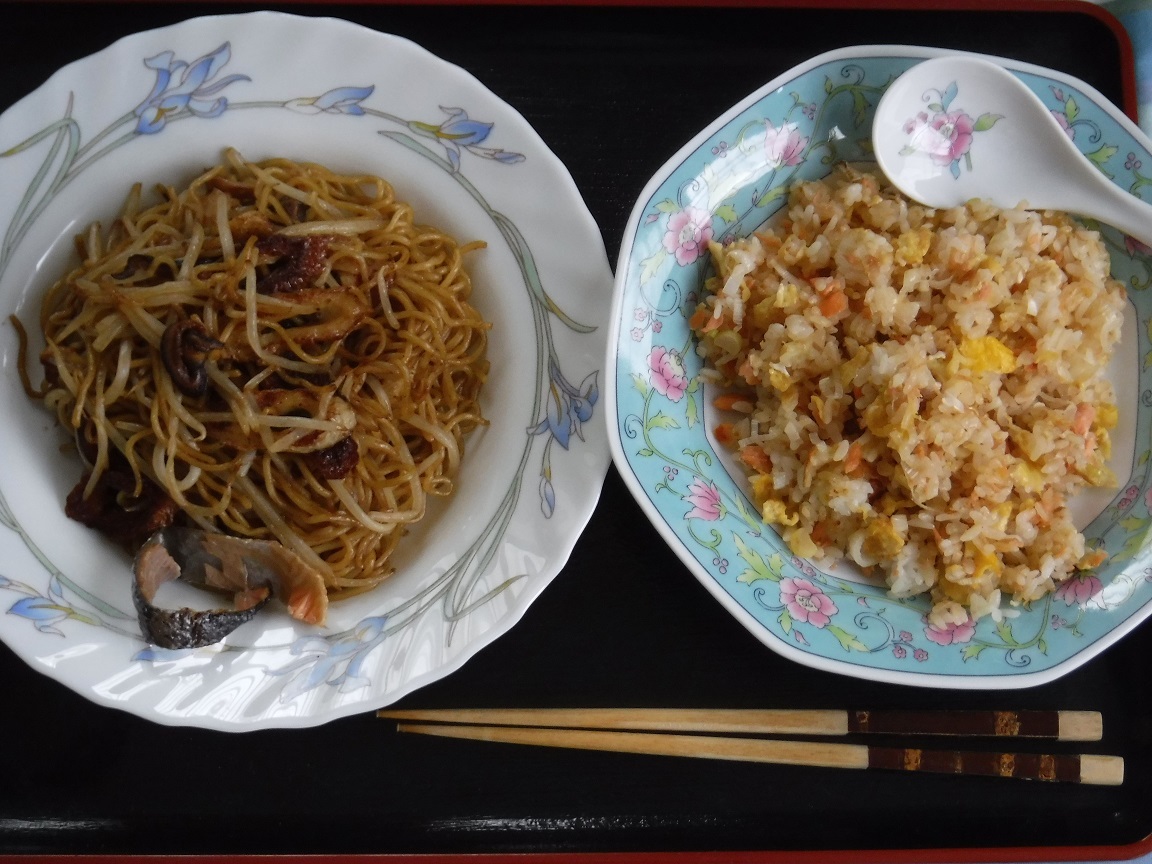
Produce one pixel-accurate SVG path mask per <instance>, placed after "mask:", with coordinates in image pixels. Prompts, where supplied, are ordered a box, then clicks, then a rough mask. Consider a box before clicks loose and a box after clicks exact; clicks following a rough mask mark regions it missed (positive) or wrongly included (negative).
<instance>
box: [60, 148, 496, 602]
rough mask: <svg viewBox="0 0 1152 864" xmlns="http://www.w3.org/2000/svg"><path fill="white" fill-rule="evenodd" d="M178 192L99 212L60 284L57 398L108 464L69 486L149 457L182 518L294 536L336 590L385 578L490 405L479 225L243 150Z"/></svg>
mask: <svg viewBox="0 0 1152 864" xmlns="http://www.w3.org/2000/svg"><path fill="white" fill-rule="evenodd" d="M160 193H161V198H162V200H161V201H160V203H158V204H156V205H154V206H149V207H144V206H143V204H142V203H141V194H140V190H139V188H138V187H137V188H136V189H134V190H133V192H132V194H131V195H130V196H129V200H128V202H127V204H126V206H125V210H124V212H123V214H122V215H121V216H120V217H119V218H118V219H117V220H116V222H115V223H114V224H113V225H112V226H111V227H110V228H109V230H107V231H106V232H105V231H103V230H102V229H101V228H100V227H99V226H93V227H92V228H91V229H90V230H89V231H88V233H87V235H86V236H85V237H83V238H82V239H81V241H79V245H80V246H81V247H82V248H81V253H82V256H83V259H84V260H83V263H82V265H81V266H80V267H78V268H77V269H75V270H74V271H73V272H72V273H70V274H69V275H68V276H67V277H66V278H65V279H63V280H62V281H60V282H59V283H57V284H56V285H55V286H53V288H52V289H51V290H50V291H49V292H48V294H47V296H46V298H45V300H44V303H43V308H42V313H41V320H40V323H41V326H42V328H43V333H44V337H45V339H46V343H47V347H46V349H45V350H44V353H43V355H42V361H43V363H44V367H45V371H46V383H45V386H44V388H43V391H42V394H43V398H44V400H45V402H46V403H47V404H48V405H49V406H50V407H51V408H52V409H54V411H55V412H56V414H57V416H58V417H59V419H60V421H61V423H63V424H64V425H65V426H66V427H67V428H69V429H72V430H74V431H75V432H76V435H77V438H78V442H79V446H80V449H81V451H82V452H83V453H85V455H86V457H87V459H88V461H89V464H90V468H91V470H90V472H89V473H88V474H87V475H86V480H84V481H83V482H82V485H81V486H79V487H77V489H76V490H75V491H74V492H73V495H72V496H70V501H69V504H70V506H71V505H73V504H75V505H76V506H77V507H79V508H80V509H83V501H84V500H89V499H91V497H92V496H93V495H96V494H97V493H98V491H99V488H100V484H101V482H102V478H103V479H104V480H106V479H107V477H108V476H110V475H111V474H113V473H115V472H117V471H119V472H122V473H124V474H125V476H128V475H127V472H131V473H130V476H131V485H132V487H133V488H132V489H131V490H121V492H120V495H121V497H122V498H123V497H124V496H127V500H129V501H130V500H135V499H136V498H138V497H140V496H141V495H143V493H144V492H145V490H146V489H147V487H148V484H149V483H150V482H151V483H154V484H157V485H158V486H159V487H160V488H161V489H162V490H163V491H164V493H166V495H167V496H168V497H170V498H171V500H172V501H173V502H175V504H176V505H177V506H178V508H179V511H180V513H181V514H183V515H182V516H177V518H183V519H185V520H187V521H189V522H190V523H191V524H195V525H198V526H199V527H201V528H207V529H213V530H219V531H223V532H225V533H228V534H232V535H236V536H240V537H248V538H257V539H266V540H276V541H279V542H280V543H282V544H283V545H284V546H286V547H288V548H289V549H292V550H294V551H295V552H296V553H297V554H298V555H299V556H300V557H301V558H302V559H303V560H304V561H305V562H306V563H308V564H309V565H311V566H313V567H315V568H316V569H317V570H319V571H320V572H321V573H322V574H323V578H324V581H325V584H326V585H327V587H328V590H329V592H330V593H334V592H348V591H355V590H361V589H363V588H366V587H369V586H371V585H373V584H375V583H377V582H379V581H380V580H382V579H384V578H385V577H386V576H387V575H388V574H389V572H390V568H389V565H388V563H387V562H388V558H389V555H390V554H391V553H392V551H393V549H394V547H395V546H396V543H397V541H398V540H399V539H400V537H401V535H402V534H403V533H404V531H405V526H407V525H409V524H411V523H413V522H415V521H416V520H418V519H420V518H421V517H422V516H423V515H424V512H425V508H426V502H427V498H428V496H429V495H446V494H448V493H450V492H451V490H452V486H453V481H452V477H453V475H454V473H455V472H456V470H457V468H458V466H459V463H460V459H461V455H462V450H463V440H464V438H465V436H466V435H467V433H468V432H469V431H471V430H472V429H474V428H475V427H477V426H478V425H480V424H482V423H483V422H484V420H483V418H482V415H481V412H480V406H479V404H478V397H479V393H480V389H481V386H482V384H483V382H484V379H485V376H486V374H487V369H488V365H487V362H486V359H485V349H486V340H487V336H486V331H487V329H488V324H486V323H485V321H484V320H483V319H482V317H481V316H480V314H479V313H478V312H477V311H476V310H475V309H474V308H473V307H472V306H471V305H469V296H470V294H471V285H470V281H469V277H468V275H467V273H466V272H465V270H464V267H463V264H462V258H463V256H464V254H465V253H466V252H468V251H469V250H470V249H473V248H476V247H478V246H480V245H481V244H470V245H463V246H461V245H459V244H458V243H457V242H456V241H455V240H453V238H451V237H449V236H448V235H446V234H444V233H442V232H441V231H438V230H436V229H434V228H429V227H425V226H422V225H419V224H417V223H416V221H415V219H414V215H413V212H412V209H411V208H410V207H409V205H407V204H405V203H403V202H401V201H398V200H397V199H396V197H395V195H394V193H393V190H392V188H391V187H390V185H389V184H388V183H387V182H385V181H384V180H382V179H380V178H377V177H370V176H344V175H339V174H336V173H333V172H332V171H330V170H327V169H326V168H323V167H321V166H318V165H313V164H302V163H296V162H292V161H289V160H287V159H272V160H268V161H264V162H259V163H251V162H248V161H245V160H244V159H243V158H242V157H241V156H240V155H239V154H238V153H237V152H235V151H232V150H229V151H226V153H225V158H224V161H223V164H221V165H219V166H217V167H214V168H212V169H211V170H209V171H207V172H205V173H204V174H202V175H201V176H199V177H198V178H196V179H195V180H194V181H193V182H192V183H191V184H190V185H189V186H188V187H187V188H185V189H183V190H179V191H177V190H175V189H172V188H164V189H161V190H160ZM125 466H126V467H125ZM73 499H75V501H74V500H73Z"/></svg>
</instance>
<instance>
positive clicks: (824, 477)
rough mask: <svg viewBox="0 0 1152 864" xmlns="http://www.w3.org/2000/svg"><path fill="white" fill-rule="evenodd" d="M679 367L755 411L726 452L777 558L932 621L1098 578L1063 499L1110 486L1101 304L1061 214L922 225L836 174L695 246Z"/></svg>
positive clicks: (960, 212)
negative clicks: (760, 224) (852, 577)
mask: <svg viewBox="0 0 1152 864" xmlns="http://www.w3.org/2000/svg"><path fill="white" fill-rule="evenodd" d="M711 251H712V256H713V259H714V262H715V265H716V270H717V275H716V276H715V277H714V278H712V279H710V280H709V283H708V285H707V292H706V296H705V297H704V299H703V300H702V302H701V303H700V305H699V307H698V308H697V309H696V313H695V315H694V316H693V318H692V327H693V329H694V330H695V332H696V334H697V336H698V339H699V341H698V350H699V352H700V353H701V355H702V356H703V357H704V358H705V359H706V360H708V361H709V364H710V366H711V367H712V368H713V369H714V370H715V373H714V374H717V375H718V377H719V378H721V379H722V383H723V384H724V385H727V386H739V387H742V388H747V389H749V390H754V391H755V396H754V398H753V397H751V396H750V397H749V398H748V399H746V400H744V402H745V403H746V404H747V405H748V406H749V407H750V412H749V413H748V416H747V418H746V419H745V420H743V421H741V422H740V423H738V424H737V430H736V434H735V436H731V437H734V438H735V439H737V440H738V444H737V445H736V446H737V447H738V449H739V454H740V457H741V459H742V461H743V462H744V463H745V464H746V465H747V467H748V470H749V473H750V477H751V489H752V495H753V497H754V498H755V500H756V503H757V505H758V506H759V507H760V510H761V515H762V517H763V519H764V521H765V522H767V523H768V524H771V525H774V526H775V528H776V529H777V530H778V531H779V532H780V533H781V535H782V536H783V538H784V540H785V541H786V542H787V544H788V546H789V547H790V549H791V550H792V551H793V553H794V554H797V555H802V556H806V557H811V558H817V559H818V558H823V557H827V556H846V557H848V558H850V559H851V560H852V561H854V562H856V564H858V565H860V566H861V567H864V568H866V569H872V568H876V569H878V570H879V571H881V572H882V573H883V574H884V576H885V578H886V579H887V583H888V587H889V590H890V591H891V592H892V593H893V594H894V595H897V596H909V595H913V594H920V593H924V592H930V593H931V597H932V599H933V601H934V607H933V613H932V614H933V617H934V618H936V619H937V620H938V621H947V620H956V615H957V614H960V612H961V610H962V609H967V610H968V611H969V612H970V613H971V614H972V615H973V616H974V617H980V616H982V615H985V614H989V613H993V612H995V610H997V609H998V608H999V606H1000V602H1001V598H1002V596H1005V595H1006V596H1008V597H1010V598H1013V599H1015V600H1017V601H1028V600H1033V599H1036V598H1038V597H1041V596H1043V595H1044V594H1045V593H1046V592H1048V591H1050V590H1052V589H1053V588H1054V587H1055V586H1056V585H1057V584H1059V583H1060V582H1061V581H1063V580H1065V579H1067V578H1068V577H1069V576H1071V575H1072V574H1073V573H1074V572H1075V571H1076V569H1077V568H1087V567H1092V566H1096V565H1098V564H1099V563H1101V561H1102V559H1103V554H1102V553H1101V552H1099V551H1097V550H1092V549H1088V548H1086V546H1085V540H1084V537H1083V535H1081V534H1080V533H1079V532H1078V531H1077V530H1076V528H1075V526H1074V525H1073V524H1072V521H1071V518H1070V516H1069V513H1068V507H1067V505H1068V500H1069V498H1070V497H1071V496H1072V495H1074V494H1075V493H1076V492H1077V491H1078V490H1080V489H1082V488H1083V487H1085V486H1087V485H1091V486H1108V485H1114V484H1115V477H1114V476H1113V475H1112V473H1111V471H1110V470H1109V469H1108V466H1107V464H1106V462H1107V459H1108V456H1109V453H1110V440H1109V431H1110V430H1111V429H1113V428H1114V427H1115V426H1116V422H1117V409H1116V404H1115V396H1114V393H1113V390H1112V386H1111V384H1110V383H1109V381H1108V380H1106V378H1105V377H1104V376H1103V371H1104V369H1105V367H1106V365H1107V363H1108V361H1109V359H1110V357H1111V354H1112V351H1113V348H1114V346H1115V345H1116V343H1117V342H1118V340H1119V337H1120V328H1121V322H1122V314H1123V307H1124V304H1125V302H1126V299H1125V295H1124V291H1123V287H1122V286H1121V285H1120V284H1119V283H1118V282H1116V281H1115V280H1113V279H1112V278H1111V277H1110V275H1109V258H1108V254H1107V251H1106V249H1105V247H1104V245H1103V242H1102V240H1101V238H1100V236H1099V235H1098V234H1097V233H1096V232H1094V231H1091V230H1088V229H1085V228H1083V227H1082V226H1080V225H1078V224H1077V223H1076V222H1074V221H1073V220H1072V219H1070V218H1069V217H1067V216H1064V215H1063V214H1057V213H1051V212H1045V213H1035V212H1030V211H1026V210H1022V209H1012V210H1002V209H998V208H996V207H993V206H991V205H990V204H987V203H984V202H978V201H974V202H970V203H969V204H968V205H966V206H964V207H958V208H953V209H948V210H932V209H929V208H926V207H922V206H920V205H917V204H915V203H912V202H910V201H908V200H907V199H905V198H903V197H902V196H900V195H899V194H898V193H897V192H895V191H893V190H891V189H889V188H886V187H883V186H882V185H881V183H880V181H879V179H878V178H877V177H876V176H874V175H871V174H868V173H861V172H859V171H856V170H854V169H852V168H849V167H847V166H841V167H840V168H839V169H838V170H837V171H836V172H834V173H833V174H832V175H831V176H830V177H828V178H826V179H825V180H822V181H817V182H801V183H797V184H796V185H795V186H794V187H793V188H792V189H791V191H790V197H789V203H788V208H787V212H786V215H785V218H784V219H783V221H782V222H781V223H780V224H778V225H776V226H775V227H772V228H766V229H764V230H762V231H759V232H757V233H756V234H754V235H753V236H751V237H748V238H746V239H742V240H737V241H735V242H732V243H730V244H727V245H723V246H721V245H718V244H713V246H712V250H711Z"/></svg>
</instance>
